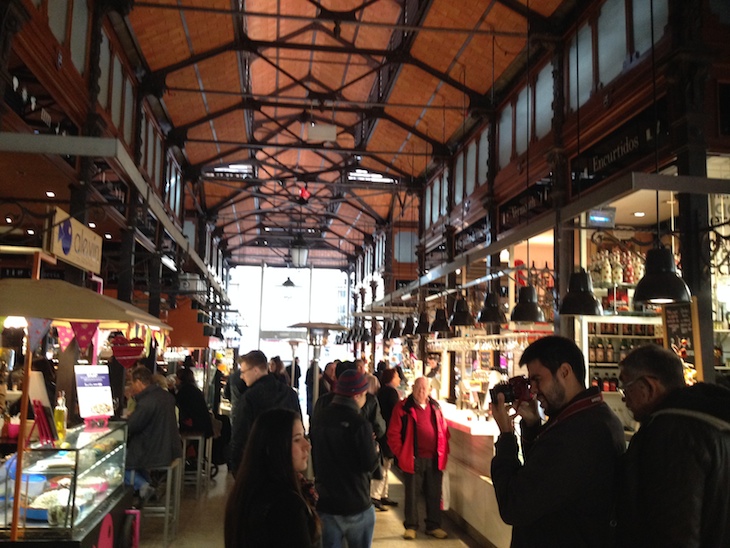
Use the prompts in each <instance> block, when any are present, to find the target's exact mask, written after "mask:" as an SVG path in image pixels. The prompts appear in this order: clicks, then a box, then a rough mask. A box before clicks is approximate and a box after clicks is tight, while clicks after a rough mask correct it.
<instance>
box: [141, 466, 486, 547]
mask: <svg viewBox="0 0 730 548" xmlns="http://www.w3.org/2000/svg"><path fill="white" fill-rule="evenodd" d="M390 477H391V480H390V481H391V485H390V493H389V497H390V498H392V499H394V500H397V501H400V502H401V504H400V506H398V508H391V509H390V510H389V511H387V512H376V522H375V534H374V540H373V546H375V547H383V548H385V547H388V548H390V547H393V548H398V547H404V548H405V547H409V548H414V547H418V546H433V547H436V546H439V547H442V548H457V547H458V548H461V547H468V548H474V547H477V546H479V544H477V543H476V542H474V541H473V540H472V539H470V538H469V537H468V536H466V535H465V534H464V532H463V531H460V530H459V529H458V528H457V527H456V526H455V525H454V524H453V523H452V522H451V521H450V520H448V519H446V518H444V520H443V528H444V529H445V530H446V531H447V532H448V533H449V538H447V539H445V540H437V539H434V538H431V537H427V536H426V534H425V533H424V532H423V529H421V530H420V531H418V536H417V538H416V540H415V541H413V540H404V539H403V538H402V536H401V535H402V534H403V502H402V501H403V485H402V484H401V482H400V481H399V480H398V478H396V477H394V475H393V474H391V476H390ZM232 483H233V478H232V476H231V475H229V474H227V473H226V467H225V466H221V470H220V473H219V474H218V476H217V477H216V479H215V480H213V482H212V484H211V488H210V490H209V491H208V493H207V494H201V496H200V499H199V500H195V490H194V489H195V488H194V487H193V486H187V487H186V488H185V491H184V492H183V500H182V508H181V514H180V527H179V528H178V532H177V536H176V537H175V538H174V539H173V540H172V542H171V543H170V545H171V546H174V547H175V548H199V547H201V546H202V547H206V548H212V547H222V546H223V514H224V509H225V504H226V497H227V494H228V491H229V489H230V488H231V485H232ZM421 513H422V514H423V512H421ZM140 546H141V548H162V547H163V539H162V521H161V520H160V519H157V518H144V517H143V519H142V533H141V542H140Z"/></svg>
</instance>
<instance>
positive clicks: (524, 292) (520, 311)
mask: <svg viewBox="0 0 730 548" xmlns="http://www.w3.org/2000/svg"><path fill="white" fill-rule="evenodd" d="M512 321H513V322H544V321H545V314H544V313H543V311H542V309H541V308H540V307H539V306H538V305H537V290H536V289H535V287H534V286H532V285H527V286H525V287H520V296H519V300H518V302H517V304H516V305H515V307H514V308H513V309H512Z"/></svg>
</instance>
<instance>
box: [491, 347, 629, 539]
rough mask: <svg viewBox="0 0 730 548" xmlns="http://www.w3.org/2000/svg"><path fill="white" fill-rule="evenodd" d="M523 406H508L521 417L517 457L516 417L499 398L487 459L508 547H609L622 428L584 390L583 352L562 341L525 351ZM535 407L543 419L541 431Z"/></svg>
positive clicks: (494, 408) (595, 396) (595, 392)
mask: <svg viewBox="0 0 730 548" xmlns="http://www.w3.org/2000/svg"><path fill="white" fill-rule="evenodd" d="M520 364H521V365H527V370H528V372H529V382H530V394H531V396H532V397H531V399H530V400H529V401H516V402H515V404H514V405H513V406H512V407H515V408H516V411H517V414H518V415H520V416H521V417H522V421H521V424H520V427H521V430H522V453H523V455H524V464H523V463H522V462H521V461H520V459H519V456H518V446H517V438H516V436H515V433H514V423H513V419H514V418H515V417H514V415H510V414H509V413H508V411H509V406H507V405H505V402H504V395H503V394H499V395H498V396H497V400H498V401H496V402H494V401H493V402H492V404H491V405H492V413H493V415H494V420H495V421H496V423H497V426H499V430H500V432H501V434H500V436H499V439H498V440H497V443H496V444H495V455H494V458H493V459H492V482H493V483H494V490H495V494H496V497H497V504H498V505H499V513H500V515H501V516H502V519H503V520H504V521H505V523H508V524H510V525H512V548H522V547H525V548H532V547H534V546H540V547H541V548H565V547H567V546H570V547H571V548H579V547H585V548H599V547H604V546H610V545H611V544H612V541H611V527H610V523H611V510H612V503H613V498H614V479H615V473H616V468H617V466H618V459H619V456H620V455H621V454H622V453H623V452H624V449H625V447H626V442H625V441H624V432H623V427H622V425H621V422H620V421H619V419H618V418H617V417H616V415H614V414H613V412H612V411H611V410H610V409H609V408H608V406H607V405H606V404H605V403H604V402H603V398H602V396H601V393H600V392H599V391H598V388H596V387H593V388H589V389H586V388H585V376H586V374H585V361H584V359H583V353H582V352H581V350H580V349H579V348H578V347H577V346H576V345H575V343H574V342H573V341H571V340H570V339H567V338H565V337H558V336H549V337H543V338H542V339H538V340H537V341H535V342H534V343H532V344H531V345H530V346H528V347H527V348H526V349H525V351H524V353H523V354H522V358H521V359H520ZM537 402H540V405H541V406H542V408H543V409H544V411H545V413H546V414H547V415H548V416H549V420H548V421H547V422H546V423H545V424H542V425H541V424H540V423H541V420H540V415H539V414H538V410H537Z"/></svg>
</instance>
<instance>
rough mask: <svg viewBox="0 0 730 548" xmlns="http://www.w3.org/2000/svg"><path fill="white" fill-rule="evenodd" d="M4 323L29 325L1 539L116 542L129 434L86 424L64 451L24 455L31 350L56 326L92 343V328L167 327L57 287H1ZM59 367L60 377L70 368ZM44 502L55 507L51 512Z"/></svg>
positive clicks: (50, 446)
mask: <svg viewBox="0 0 730 548" xmlns="http://www.w3.org/2000/svg"><path fill="white" fill-rule="evenodd" d="M0 316H4V317H7V316H22V317H24V318H25V319H26V322H27V325H28V327H27V348H26V351H25V362H24V374H23V377H22V378H23V382H22V395H21V405H20V412H21V417H20V425H19V431H18V440H17V453H16V456H15V461H14V464H12V465H11V466H9V467H7V468H6V470H7V478H6V480H5V485H6V488H5V489H4V493H3V494H4V495H5V500H4V503H5V505H6V506H5V511H4V513H3V515H2V519H1V520H0V522H1V523H0V537H5V538H9V539H10V541H17V540H31V539H39V540H42V539H54V544H55V545H68V546H87V545H88V546H92V545H102V544H104V542H108V539H111V540H112V541H113V540H114V539H115V538H117V536H118V532H119V530H120V529H121V528H122V524H123V519H124V517H125V516H124V512H123V509H124V508H126V507H128V506H129V501H130V493H129V490H128V489H125V488H124V486H123V481H122V477H123V472H124V456H125V451H126V430H125V427H124V426H123V425H120V424H118V423H117V424H115V423H109V424H106V423H105V422H101V423H94V424H92V423H89V422H88V421H87V424H84V425H81V426H77V427H74V428H70V429H69V430H68V433H67V435H66V438H65V440H64V442H63V445H60V444H57V443H56V442H54V440H53V438H51V439H48V436H47V435H41V442H45V443H35V444H33V445H32V446H31V447H26V445H27V444H26V440H27V433H26V423H27V421H28V404H29V392H30V390H29V385H30V377H31V375H30V370H31V360H32V355H33V350H34V349H35V348H37V346H38V344H39V343H40V341H41V339H42V338H43V337H44V336H45V335H46V333H47V332H48V330H49V329H50V328H51V326H52V325H53V324H54V323H59V325H60V324H64V325H66V324H68V325H73V326H76V325H79V324H81V327H82V330H81V331H74V333H75V334H76V337H79V336H81V335H80V333H81V332H82V331H83V332H84V333H85V334H86V335H85V336H86V337H91V335H89V333H90V329H89V327H90V326H91V327H93V326H94V325H95V326H96V327H97V328H105V329H115V330H120V331H123V332H127V334H129V333H130V330H131V329H132V328H133V327H134V326H135V325H137V324H138V325H145V326H149V327H150V328H154V329H155V330H169V329H170V327H169V326H167V325H165V324H163V323H162V322H161V321H160V320H159V319H158V318H156V317H154V316H152V315H150V314H147V313H146V312H144V311H142V310H140V309H138V308H136V307H134V306H132V305H130V304H128V303H124V302H122V301H118V300H116V299H112V298H110V297H107V296H105V295H102V294H99V293H95V292H93V291H91V290H89V289H85V288H83V287H79V286H74V285H72V284H69V283H67V282H64V281H60V280H33V279H2V280H0ZM82 344H84V343H82ZM79 346H81V345H79ZM59 365H60V367H59V369H63V368H64V366H65V365H67V364H64V363H60V364H59ZM108 414H111V413H108ZM40 422H41V423H45V424H47V423H48V422H49V421H43V419H41V421H40ZM50 422H53V421H52V420H51V421H50ZM36 426H37V427H38V428H40V426H38V425H36ZM49 426H50V425H49ZM46 434H47V432H46ZM54 437H55V436H54ZM56 445H58V447H57V446H56ZM11 485H12V487H11ZM48 493H52V494H51V495H49V494H48ZM40 497H45V498H44V499H43V501H42V502H43V503H44V504H43V506H44V507H43V508H40V507H39V508H36V507H34V506H33V503H34V502H35V501H36V500H38V499H39V498H40ZM45 499H49V500H50V499H54V500H55V503H53V504H49V505H46V504H45V502H46V500H45ZM39 504H40V502H39ZM10 507H12V512H10V511H9V509H10Z"/></svg>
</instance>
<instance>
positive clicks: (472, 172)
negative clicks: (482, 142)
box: [465, 141, 477, 196]
mask: <svg viewBox="0 0 730 548" xmlns="http://www.w3.org/2000/svg"><path fill="white" fill-rule="evenodd" d="M476 171H477V142H476V141H472V142H471V143H469V148H467V149H466V194H465V195H466V196H471V194H472V192H474V187H475V186H476V178H477V175H476Z"/></svg>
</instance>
